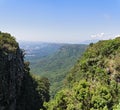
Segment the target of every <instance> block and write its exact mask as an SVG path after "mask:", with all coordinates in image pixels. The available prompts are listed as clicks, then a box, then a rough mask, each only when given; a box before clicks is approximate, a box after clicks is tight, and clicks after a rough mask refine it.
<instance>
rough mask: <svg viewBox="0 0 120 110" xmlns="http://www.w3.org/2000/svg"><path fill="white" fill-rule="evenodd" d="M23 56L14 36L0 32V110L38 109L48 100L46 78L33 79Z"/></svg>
mask: <svg viewBox="0 0 120 110" xmlns="http://www.w3.org/2000/svg"><path fill="white" fill-rule="evenodd" d="M23 58H24V55H23V52H22V50H21V49H20V48H19V45H18V43H17V42H16V41H15V39H14V37H11V35H10V34H8V33H2V32H0V110H33V109H34V110H39V109H40V108H43V102H44V101H48V100H49V95H48V94H47V93H48V92H49V83H48V80H47V79H45V78H44V80H46V82H43V79H42V80H41V79H39V81H37V80H35V79H33V77H32V76H31V75H30V73H29V67H28V63H24V59H23ZM38 82H39V84H38ZM41 85H42V86H41ZM43 85H44V86H43ZM39 88H40V89H39ZM41 88H42V89H41ZM43 89H46V90H44V92H43V91H42V90H43ZM40 90H41V91H40ZM43 94H45V95H46V96H45V97H44V95H43ZM35 104H37V105H35Z"/></svg>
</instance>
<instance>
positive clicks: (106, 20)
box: [0, 0, 120, 43]
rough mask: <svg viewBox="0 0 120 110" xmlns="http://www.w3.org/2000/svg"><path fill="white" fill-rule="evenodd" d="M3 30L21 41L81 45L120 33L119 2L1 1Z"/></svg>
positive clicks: (0, 19) (73, 0) (106, 0)
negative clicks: (87, 41)
mask: <svg viewBox="0 0 120 110" xmlns="http://www.w3.org/2000/svg"><path fill="white" fill-rule="evenodd" d="M0 7H1V8H0V13H1V17H0V31H2V32H8V33H10V34H11V35H13V36H15V37H16V39H17V40H18V41H40V42H55V43H79V42H84V41H86V40H96V39H98V40H104V39H111V38H114V37H116V36H118V35H119V34H120V32H119V26H120V21H119V19H120V14H119V12H120V0H24V1H23V0H19V1H18V0H0Z"/></svg>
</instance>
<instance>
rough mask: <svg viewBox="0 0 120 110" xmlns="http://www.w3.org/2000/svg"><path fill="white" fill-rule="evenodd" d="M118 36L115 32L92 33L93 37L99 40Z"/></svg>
mask: <svg viewBox="0 0 120 110" xmlns="http://www.w3.org/2000/svg"><path fill="white" fill-rule="evenodd" d="M117 36H120V35H117ZM117 36H115V34H110V33H104V32H102V33H98V34H93V35H91V38H92V39H98V40H106V39H113V38H115V37H117Z"/></svg>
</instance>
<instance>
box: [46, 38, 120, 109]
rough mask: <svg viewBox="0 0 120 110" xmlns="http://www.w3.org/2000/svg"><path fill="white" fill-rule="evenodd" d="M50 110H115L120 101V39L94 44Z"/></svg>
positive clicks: (50, 103) (68, 77)
mask: <svg viewBox="0 0 120 110" xmlns="http://www.w3.org/2000/svg"><path fill="white" fill-rule="evenodd" d="M66 84H67V86H66V88H63V90H61V91H60V92H58V93H57V94H56V96H55V98H54V99H53V100H51V101H50V102H49V103H45V106H46V108H47V110H113V109H115V108H117V107H119V106H117V104H118V103H119V99H120V38H116V39H113V40H106V41H99V42H98V43H96V44H92V43H91V44H90V45H89V47H88V48H87V50H86V52H85V53H84V55H83V56H82V58H81V59H80V60H78V62H77V64H76V65H75V66H74V68H73V69H72V70H71V72H70V74H69V75H68V76H67V77H66ZM116 106H117V107H116Z"/></svg>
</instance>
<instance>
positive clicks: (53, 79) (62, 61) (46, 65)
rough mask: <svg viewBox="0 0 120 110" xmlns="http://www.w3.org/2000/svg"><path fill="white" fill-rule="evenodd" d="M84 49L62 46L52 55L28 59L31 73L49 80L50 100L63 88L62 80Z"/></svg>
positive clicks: (76, 46)
mask: <svg viewBox="0 0 120 110" xmlns="http://www.w3.org/2000/svg"><path fill="white" fill-rule="evenodd" d="M58 45H60V44H58ZM86 47H87V46H86V45H82V44H80V45H79V44H63V45H62V46H61V48H60V49H59V50H58V51H57V52H56V53H53V54H52V55H49V56H47V57H43V58H41V57H40V58H37V59H36V60H35V59H34V58H33V59H29V61H30V64H31V72H32V73H36V74H39V75H41V76H43V77H47V78H49V80H50V83H51V86H50V93H51V97H52V98H53V97H54V95H55V93H56V92H57V91H58V90H60V89H61V87H63V85H64V84H63V82H64V81H63V80H64V78H65V76H66V74H67V73H68V71H69V70H70V68H71V67H72V66H73V65H74V64H75V63H76V61H77V59H78V58H79V57H80V56H81V55H82V53H83V52H84V51H85V49H86ZM40 52H41V51H40Z"/></svg>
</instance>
